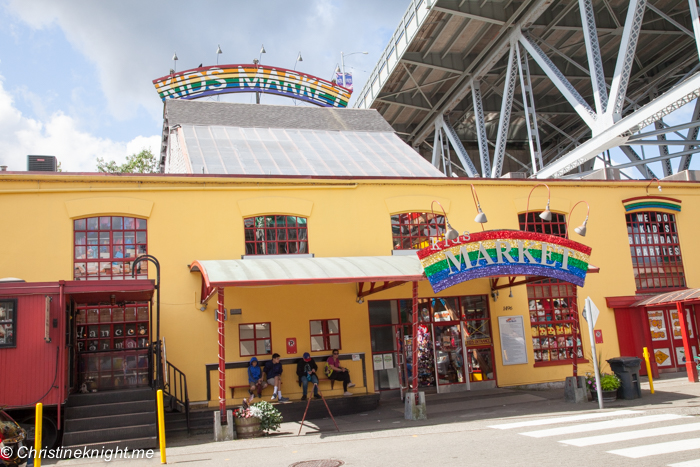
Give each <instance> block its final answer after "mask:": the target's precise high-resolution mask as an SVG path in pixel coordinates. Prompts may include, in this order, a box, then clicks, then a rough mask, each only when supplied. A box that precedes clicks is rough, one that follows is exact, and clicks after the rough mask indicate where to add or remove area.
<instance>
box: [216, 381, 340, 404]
mask: <svg viewBox="0 0 700 467" xmlns="http://www.w3.org/2000/svg"><path fill="white" fill-rule="evenodd" d="M324 381H330V383H331V391H332V390H333V387H334V386H335V380H334V379H328V378H318V384H321V383H323V382H324ZM267 387H268V388H269V387H271V386H270V385H269V384H268V385H267ZM228 388H229V389H230V390H231V399H235V398H236V389H241V388H244V389H250V385H249V384H243V385H238V386H229V387H228ZM265 389H267V388H265ZM265 389H263V391H265ZM245 397H248V396H244V398H245Z"/></svg>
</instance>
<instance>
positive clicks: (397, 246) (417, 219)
mask: <svg viewBox="0 0 700 467" xmlns="http://www.w3.org/2000/svg"><path fill="white" fill-rule="evenodd" d="M391 235H392V240H393V244H394V250H420V249H421V248H425V247H427V246H428V245H430V243H431V241H432V239H433V238H437V239H438V240H441V239H442V238H443V237H444V236H445V216H443V215H437V214H433V213H426V212H409V213H406V214H394V215H393V216H391Z"/></svg>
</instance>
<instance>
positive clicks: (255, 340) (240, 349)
mask: <svg viewBox="0 0 700 467" xmlns="http://www.w3.org/2000/svg"><path fill="white" fill-rule="evenodd" d="M258 324H267V325H269V328H268V329H269V330H270V336H269V337H258V330H257V329H256V328H255V326H257V325H258ZM241 326H253V338H252V339H241ZM265 339H268V340H269V341H270V351H269V352H268V353H257V352H258V341H262V340H265ZM243 342H253V348H254V349H255V353H252V354H248V355H243ZM273 353H274V352H273V351H272V324H271V322H270V321H263V322H260V323H240V324H239V325H238V355H239V356H240V357H257V356H258V355H272V354H273Z"/></svg>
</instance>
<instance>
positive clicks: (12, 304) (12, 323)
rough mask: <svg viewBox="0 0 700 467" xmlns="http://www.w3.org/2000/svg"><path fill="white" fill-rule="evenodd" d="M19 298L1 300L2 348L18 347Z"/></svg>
mask: <svg viewBox="0 0 700 467" xmlns="http://www.w3.org/2000/svg"><path fill="white" fill-rule="evenodd" d="M16 330H17V300H0V348H3V347H17V338H16Z"/></svg>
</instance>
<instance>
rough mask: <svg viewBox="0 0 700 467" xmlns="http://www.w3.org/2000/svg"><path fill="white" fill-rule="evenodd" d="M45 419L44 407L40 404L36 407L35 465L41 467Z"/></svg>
mask: <svg viewBox="0 0 700 467" xmlns="http://www.w3.org/2000/svg"><path fill="white" fill-rule="evenodd" d="M43 417H44V405H43V404H42V403H41V402H39V403H38V404H37V405H36V416H35V421H34V451H35V452H34V465H35V467H41V430H42V429H43V426H42V421H43Z"/></svg>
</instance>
